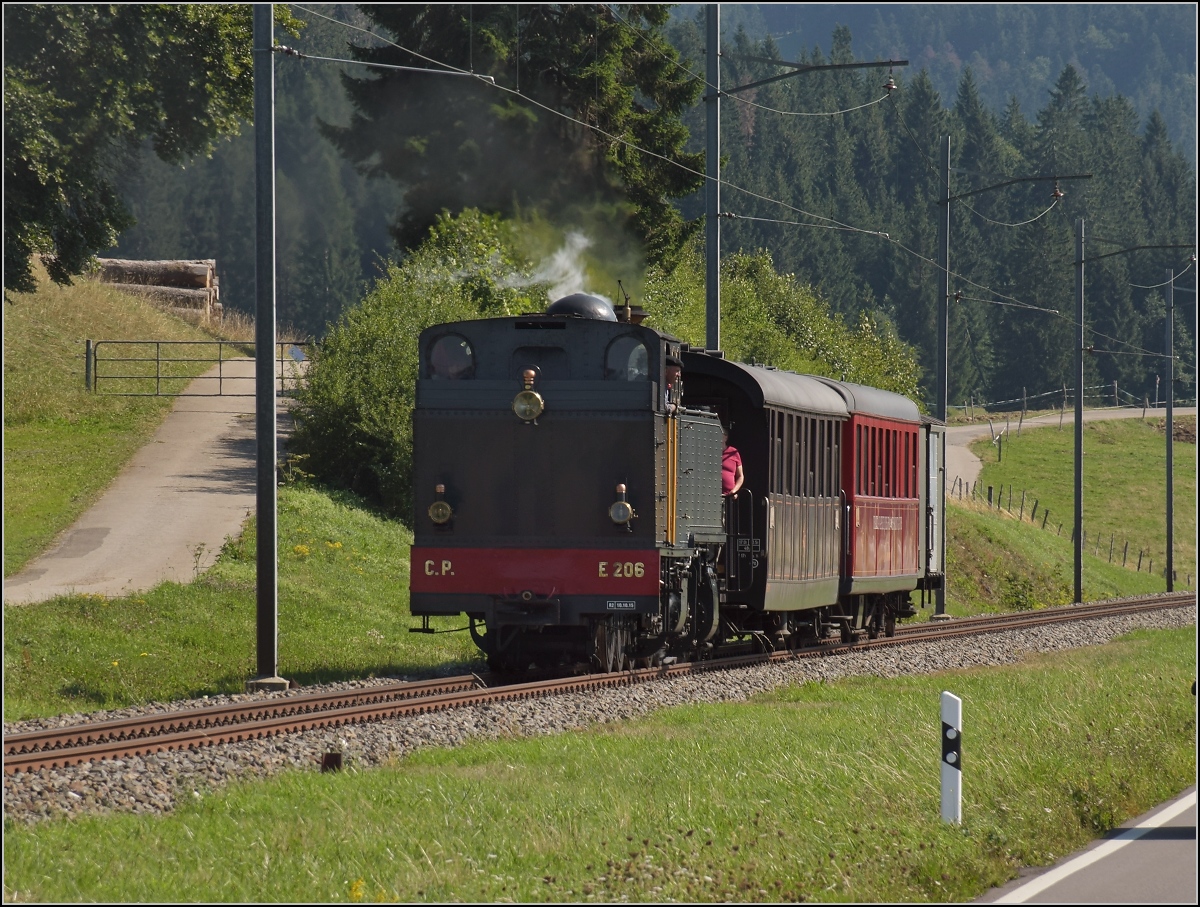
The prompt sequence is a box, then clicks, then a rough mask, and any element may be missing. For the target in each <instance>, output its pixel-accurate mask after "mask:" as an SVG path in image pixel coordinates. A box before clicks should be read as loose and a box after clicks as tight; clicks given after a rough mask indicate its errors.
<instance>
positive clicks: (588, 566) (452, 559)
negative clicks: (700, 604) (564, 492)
mask: <svg viewBox="0 0 1200 907" xmlns="http://www.w3.org/2000/svg"><path fill="white" fill-rule="evenodd" d="M411 566H412V572H411V589H412V591H413V592H414V593H420V592H447V593H448V592H453V593H465V594H482V595H501V596H515V595H519V594H520V593H522V592H525V591H529V592H532V593H533V594H534V595H536V596H538V597H539V598H548V597H550V596H554V595H610V594H621V595H654V596H657V595H658V592H659V582H658V581H659V565H658V552H657V551H636V550H633V551H631V550H628V549H625V550H619V549H618V550H604V549H591V548H589V549H563V548H425V547H421V548H416V547H414V548H413V549H412V561H411Z"/></svg>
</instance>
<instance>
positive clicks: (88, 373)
mask: <svg viewBox="0 0 1200 907" xmlns="http://www.w3.org/2000/svg"><path fill="white" fill-rule="evenodd" d="M83 386H84V387H85V388H87V389H88V390H91V389H92V341H90V340H89V341H87V346H86V347H85V348H84V352H83Z"/></svg>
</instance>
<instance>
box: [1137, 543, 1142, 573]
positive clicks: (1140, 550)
mask: <svg viewBox="0 0 1200 907" xmlns="http://www.w3.org/2000/svg"><path fill="white" fill-rule="evenodd" d="M1141 572H1142V549H1141V548H1139V549H1138V573H1141Z"/></svg>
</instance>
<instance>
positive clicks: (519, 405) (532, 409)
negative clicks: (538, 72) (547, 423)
mask: <svg viewBox="0 0 1200 907" xmlns="http://www.w3.org/2000/svg"><path fill="white" fill-rule="evenodd" d="M522 377H523V378H524V379H525V390H523V391H521V392H520V393H518V394H517V395H516V396H515V397H513V402H512V408H513V412H514V413H516V414H517V418H519V419H523V420H524V421H526V422H533V421H535V420H536V419H537V417H538V416H540V415H541V414H542V413H543V412H544V411H545V409H546V401H545V400H543V399H542V395H541V394H539V393H538V392H537V391H535V390H534V389H533V379H534V378H535V377H537V373H536V372H535V371H534V370H533V369H531V368H527V369H525V371H524V373H523V374H522Z"/></svg>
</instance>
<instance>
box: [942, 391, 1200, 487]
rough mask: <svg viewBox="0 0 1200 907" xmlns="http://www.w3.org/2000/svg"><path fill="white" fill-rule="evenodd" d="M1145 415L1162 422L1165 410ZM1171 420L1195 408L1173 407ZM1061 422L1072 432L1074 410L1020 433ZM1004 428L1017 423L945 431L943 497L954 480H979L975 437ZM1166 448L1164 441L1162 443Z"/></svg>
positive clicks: (1097, 412) (1114, 413)
mask: <svg viewBox="0 0 1200 907" xmlns="http://www.w3.org/2000/svg"><path fill="white" fill-rule="evenodd" d="M1145 412H1146V418H1147V419H1162V418H1165V417H1166V414H1167V411H1166V410H1165V409H1163V408H1161V407H1160V408H1159V409H1148V410H1146V411H1145ZM1172 415H1173V416H1174V417H1176V418H1178V417H1179V416H1194V415H1196V407H1194V406H1176V407H1175V408H1174V412H1173V414H1172ZM1141 417H1142V410H1141V409H1140V408H1138V409H1085V410H1084V411H1083V421H1084V422H1098V421H1101V420H1104V419H1140V418H1141ZM1060 419H1061V423H1062V428H1063V431H1074V429H1075V411H1074V410H1071V411H1070V412H1068V413H1064V414H1063V415H1062V416H1061V417H1060V416H1059V414H1058V413H1051V414H1049V415H1045V416H1037V417H1036V418H1033V419H1026V420H1025V422H1024V423H1023V425H1022V426H1021V430H1022V431H1024V430H1025V429H1026V428H1032V427H1037V426H1045V425H1055V426H1057V425H1058V424H1059V423H1060ZM1006 425H1007V427H1008V431H1009V434H1011V435H1015V434H1016V433H1017V420H1016V419H1012V418H1009V419H1008V420H1007V422H1006V421H1005V419H1004V418H1003V417H1002V418H1000V420H999V421H997V420H995V419H993V420H992V424H991V425H988V424H987V423H986V422H985V423H983V424H982V425H954V426H951V427H949V428H947V429H946V494H950V493H951V489H952V488H954V487H955V479H957V478H961V479H962V480H963V484H964V485H966V486H967V487H970V485H971V483H972V482H974V481H975V480H976V479H978V478H979V471H980V469H981V468H982V464H981V463H980V461H979V457H977V456H975V454H973V453H971V447H970V445H971V444H972V442H974V441H975V440H976V439H978V438H987V437H989V436H991V437H995V435H993V434H992V432H993V430H994V431H995V434H1000V432H1002V431H1004V429H1005V426H1006ZM1164 446H1165V442H1164Z"/></svg>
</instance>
